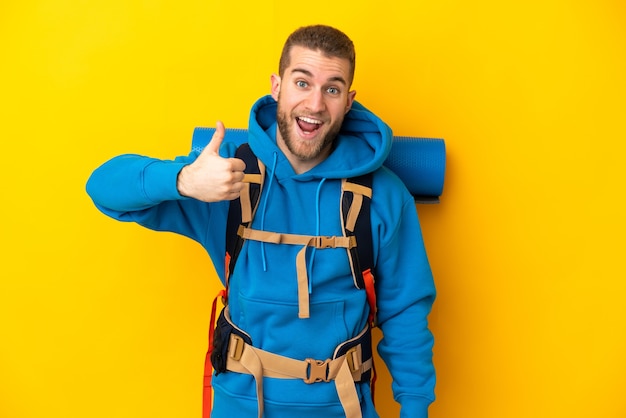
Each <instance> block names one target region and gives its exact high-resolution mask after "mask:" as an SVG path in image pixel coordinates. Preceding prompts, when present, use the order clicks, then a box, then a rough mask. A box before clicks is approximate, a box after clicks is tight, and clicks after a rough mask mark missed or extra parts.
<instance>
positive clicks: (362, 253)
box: [203, 143, 376, 418]
mask: <svg viewBox="0 0 626 418" xmlns="http://www.w3.org/2000/svg"><path fill="white" fill-rule="evenodd" d="M235 157H236V158H239V159H241V160H243V161H244V162H245V164H246V169H245V176H244V185H245V186H244V189H243V190H242V191H241V193H240V197H239V198H238V199H235V200H232V201H231V202H230V207H229V211H228V221H227V224H226V252H225V285H226V286H225V289H223V290H221V291H220V292H219V294H218V297H216V299H215V300H214V301H213V306H212V312H211V324H210V330H209V349H208V352H207V356H206V359H205V373H204V381H205V384H204V407H203V412H204V413H203V416H204V417H205V418H208V417H209V416H210V411H211V404H212V402H211V397H212V390H211V378H212V372H213V365H214V363H215V362H216V358H215V356H214V354H215V350H214V349H215V344H214V337H215V336H214V334H213V331H214V324H215V320H216V307H217V305H216V302H217V299H218V298H220V297H221V298H222V302H223V303H224V305H227V304H228V281H229V278H230V275H231V274H232V272H233V271H234V268H235V265H236V263H237V258H238V256H239V253H240V252H241V249H242V247H243V244H244V242H245V240H246V235H247V234H246V231H250V230H248V229H247V228H248V227H249V226H250V225H251V223H252V219H253V218H254V214H255V212H256V209H257V207H258V203H259V198H260V196H261V190H262V188H263V182H264V179H265V167H264V166H263V164H262V163H261V162H260V161H259V160H258V159H257V157H256V156H255V155H254V153H253V152H252V149H251V148H250V146H249V145H248V144H247V143H244V144H242V145H240V146H239V147H238V148H237V151H236V153H235ZM340 198H341V204H340V207H341V219H342V221H341V223H342V226H343V228H344V236H343V237H309V236H299V235H290V236H288V237H287V239H288V240H289V239H291V240H300V241H299V242H297V243H299V244H304V245H305V247H304V249H306V246H313V247H317V248H328V247H329V246H333V247H334V246H335V244H336V243H329V242H324V241H325V240H327V239H331V240H332V239H338V240H341V242H342V243H344V244H345V245H341V244H340V245H337V246H344V247H345V248H346V250H347V252H348V259H349V261H350V268H351V270H352V276H353V279H354V284H355V286H356V287H357V288H358V289H363V290H364V291H365V292H366V296H367V302H368V305H369V308H370V313H369V316H368V324H369V327H370V328H372V327H375V326H376V292H375V286H374V277H375V275H374V252H373V246H372V227H371V221H370V203H371V198H372V174H371V173H369V174H365V175H362V176H359V177H355V178H350V179H344V180H342V187H341V197H340ZM294 237H295V238H294ZM342 238H345V239H342ZM292 243H295V242H292ZM298 297H299V300H300V299H302V298H306V299H307V300H305V301H304V302H303V301H301V300H300V310H301V312H300V316H301V317H307V316H308V292H306V291H303V292H299V296H298ZM303 311H304V312H303ZM372 371H373V373H371V374H368V375H367V376H368V377H367V380H370V381H371V383H372V386H373V384H374V382H375V380H376V372H375V369H374V368H373V367H372ZM372 389H373V388H372ZM372 392H373V390H372Z"/></svg>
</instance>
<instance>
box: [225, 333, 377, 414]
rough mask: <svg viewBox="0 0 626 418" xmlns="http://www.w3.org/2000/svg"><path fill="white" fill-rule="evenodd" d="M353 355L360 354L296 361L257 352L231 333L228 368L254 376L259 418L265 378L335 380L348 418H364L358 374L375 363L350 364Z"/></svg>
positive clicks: (370, 361)
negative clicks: (362, 415) (356, 382)
mask: <svg viewBox="0 0 626 418" xmlns="http://www.w3.org/2000/svg"><path fill="white" fill-rule="evenodd" d="M353 353H360V350H354V351H351V352H349V353H348V354H344V355H342V356H339V357H337V358H335V359H333V360H330V359H328V360H325V361H318V360H313V359H307V360H296V359H292V358H289V357H284V356H281V355H278V354H273V353H270V352H268V351H264V350H261V349H258V348H256V347H254V346H252V345H250V344H247V343H246V342H244V341H243V339H241V338H240V337H238V336H237V335H235V334H231V336H230V347H229V356H228V362H227V363H226V364H227V365H226V367H227V369H228V370H230V371H233V372H238V373H246V374H250V375H252V376H253V377H254V380H255V382H256V390H257V402H258V414H259V415H258V416H259V418H261V417H262V416H263V377H273V378H278V379H302V380H304V381H305V382H306V383H316V382H320V381H325V382H328V381H331V380H334V381H335V387H336V389H337V395H338V396H339V400H340V402H341V405H342V406H343V409H344V412H345V413H346V418H361V405H360V402H359V397H358V395H357V392H356V386H355V383H354V381H355V373H356V375H357V376H360V375H361V374H362V373H364V372H366V371H367V370H370V369H371V368H372V367H373V363H372V360H371V359H368V360H367V361H361V360H360V359H359V360H358V363H357V361H355V360H351V361H348V356H351V355H352V354H353ZM350 363H352V364H355V365H357V366H356V367H357V370H355V371H353V370H351V367H350Z"/></svg>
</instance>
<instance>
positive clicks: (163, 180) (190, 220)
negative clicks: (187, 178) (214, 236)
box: [86, 152, 223, 252]
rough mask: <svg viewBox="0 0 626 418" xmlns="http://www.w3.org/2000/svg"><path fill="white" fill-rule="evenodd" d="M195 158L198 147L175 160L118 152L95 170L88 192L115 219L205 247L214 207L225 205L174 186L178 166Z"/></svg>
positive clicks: (102, 209)
mask: <svg viewBox="0 0 626 418" xmlns="http://www.w3.org/2000/svg"><path fill="white" fill-rule="evenodd" d="M196 157H197V153H195V152H194V153H191V154H190V155H189V156H185V157H177V158H176V159H174V160H159V159H156V158H150V157H145V156H141V155H135V154H125V155H120V156H117V157H114V158H112V159H111V160H109V161H107V162H105V163H104V164H102V165H101V166H100V167H98V168H97V169H96V170H95V171H94V172H93V173H92V174H91V176H90V177H89V179H88V181H87V187H86V188H87V194H88V195H89V196H90V197H91V199H92V200H93V202H94V204H95V205H96V207H97V208H98V209H99V210H100V211H101V212H103V213H104V214H106V215H108V216H110V217H112V218H114V219H117V220H119V221H124V222H136V223H138V224H140V225H142V226H145V227H146V228H150V229H153V230H157V231H170V232H175V233H178V234H182V235H185V236H187V237H189V238H192V239H194V240H196V241H198V242H200V243H201V244H203V246H205V247H206V244H207V243H206V241H207V239H208V226H209V225H210V224H211V219H210V218H211V215H212V210H213V207H218V208H219V207H221V206H223V205H220V204H219V203H216V204H208V203H205V202H200V201H198V200H195V199H191V198H187V197H184V196H181V195H180V193H179V192H178V188H177V186H176V182H177V178H178V173H179V172H180V170H181V169H182V168H183V167H184V166H185V165H187V164H190V163H191V162H192V161H194V160H195V158H196ZM222 235H223V234H222ZM217 245H219V244H217ZM209 252H210V251H209Z"/></svg>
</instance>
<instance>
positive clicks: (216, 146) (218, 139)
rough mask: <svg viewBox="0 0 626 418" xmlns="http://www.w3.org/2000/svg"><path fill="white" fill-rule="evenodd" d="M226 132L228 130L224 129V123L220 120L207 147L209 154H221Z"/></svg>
mask: <svg viewBox="0 0 626 418" xmlns="http://www.w3.org/2000/svg"><path fill="white" fill-rule="evenodd" d="M225 132H226V129H225V128H224V124H223V123H222V121H219V120H218V121H217V124H216V125H215V132H214V133H213V136H212V137H211V141H209V144H208V145H207V146H206V149H207V151H208V152H211V153H213V154H218V153H219V150H220V145H222V141H223V140H224V134H225Z"/></svg>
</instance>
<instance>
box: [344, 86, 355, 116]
mask: <svg viewBox="0 0 626 418" xmlns="http://www.w3.org/2000/svg"><path fill="white" fill-rule="evenodd" d="M355 97H356V90H352V91H350V92H348V101H347V103H346V112H345V113H348V112H349V111H350V109H352V103H353V102H354V98H355Z"/></svg>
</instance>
